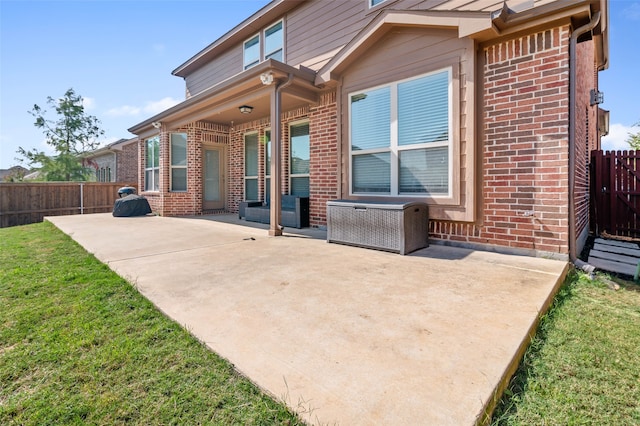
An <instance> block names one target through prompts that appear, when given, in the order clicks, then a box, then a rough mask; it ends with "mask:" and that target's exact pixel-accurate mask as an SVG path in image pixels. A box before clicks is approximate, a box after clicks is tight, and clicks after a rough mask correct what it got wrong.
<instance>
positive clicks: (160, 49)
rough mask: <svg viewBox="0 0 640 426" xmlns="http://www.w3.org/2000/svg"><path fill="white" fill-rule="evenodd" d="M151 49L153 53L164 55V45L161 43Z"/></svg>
mask: <svg viewBox="0 0 640 426" xmlns="http://www.w3.org/2000/svg"><path fill="white" fill-rule="evenodd" d="M151 48H152V49H153V51H154V52H156V53H157V54H159V55H162V54H163V53H164V50H165V48H164V44H161V43H156V44H154V45H153V46H151Z"/></svg>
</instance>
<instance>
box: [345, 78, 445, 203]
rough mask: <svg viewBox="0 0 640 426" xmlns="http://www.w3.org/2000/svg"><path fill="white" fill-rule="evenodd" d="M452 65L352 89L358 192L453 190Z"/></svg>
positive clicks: (353, 171) (432, 193)
mask: <svg viewBox="0 0 640 426" xmlns="http://www.w3.org/2000/svg"><path fill="white" fill-rule="evenodd" d="M451 93H452V90H451V68H446V69H442V70H438V71H436V72H432V73H429V74H426V75H422V76H420V77H417V78H412V79H409V80H402V81H398V82H394V83H392V84H389V85H386V86H382V87H377V88H373V89H369V90H365V91H361V92H357V93H352V94H350V95H349V101H350V102H349V104H350V105H349V107H350V117H351V119H350V138H351V144H350V159H351V167H350V185H351V191H350V192H351V193H352V194H354V195H358V194H361V195H376V196H385V195H387V196H421V197H438V196H441V197H447V196H451V180H452V179H451V168H452V167H451V150H452V140H451V127H452V126H451V122H452V117H451V108H452V104H451V103H452V98H451V96H452V95H451Z"/></svg>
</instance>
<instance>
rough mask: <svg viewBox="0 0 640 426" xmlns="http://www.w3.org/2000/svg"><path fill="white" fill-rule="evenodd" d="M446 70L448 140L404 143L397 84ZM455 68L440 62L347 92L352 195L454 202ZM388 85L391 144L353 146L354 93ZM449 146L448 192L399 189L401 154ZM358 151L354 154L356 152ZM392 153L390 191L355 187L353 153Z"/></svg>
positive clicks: (390, 154) (349, 189) (350, 191)
mask: <svg viewBox="0 0 640 426" xmlns="http://www.w3.org/2000/svg"><path fill="white" fill-rule="evenodd" d="M445 71H446V72H447V78H448V87H447V92H448V105H447V106H448V123H447V128H448V135H449V137H448V140H447V141H446V142H425V143H420V144H409V145H401V144H400V142H399V140H398V139H399V132H400V130H399V126H398V112H399V105H398V86H399V85H400V84H402V83H404V82H409V81H413V80H418V79H421V78H425V77H428V76H431V75H436V74H439V73H442V72H445ZM454 77H455V76H454V69H453V65H445V66H441V67H439V68H437V69H434V70H432V71H430V72H427V73H423V74H419V75H415V76H411V77H409V78H404V79H401V80H394V81H391V82H388V83H385V84H381V85H377V86H373V87H367V88H364V89H361V90H354V91H351V92H350V93H348V97H347V101H348V108H349V123H348V132H349V133H348V137H349V143H348V156H349V157H348V158H349V167H348V168H349V182H348V186H349V188H348V193H349V195H350V196H354V197H368V198H372V197H379V198H383V199H384V198H421V199H428V200H433V201H436V202H446V203H448V202H450V201H453V202H455V198H456V192H455V186H454V185H455V184H456V180H455V179H454V177H455V175H454V166H455V161H454V145H455V140H454V139H455V135H454V132H453V129H454V121H455V115H454V112H455V110H454ZM383 88H389V89H390V92H391V93H390V101H389V102H390V110H391V111H390V117H389V128H390V140H389V145H388V147H384V148H370V149H360V150H355V151H354V150H353V146H352V143H353V140H352V131H353V112H352V105H353V103H352V101H351V100H352V97H353V96H356V95H359V94H363V93H367V92H371V91H374V90H378V89H383ZM444 146H446V147H447V148H448V149H447V153H448V158H447V160H448V161H447V163H448V164H447V182H448V185H447V192H446V193H438V194H432V193H429V192H421V193H403V192H400V154H401V152H403V151H412V150H422V149H429V148H441V147H444ZM354 152H355V154H354ZM387 152H388V153H389V156H390V159H389V161H390V191H389V192H388V193H387V192H355V191H354V190H353V183H354V182H353V178H354V176H353V159H354V156H356V157H357V156H358V155H367V154H380V153H387Z"/></svg>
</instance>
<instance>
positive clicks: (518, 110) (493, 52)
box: [430, 27, 569, 254]
mask: <svg viewBox="0 0 640 426" xmlns="http://www.w3.org/2000/svg"><path fill="white" fill-rule="evenodd" d="M483 53H484V67H483V69H482V72H483V75H482V76H481V79H480V81H481V83H482V84H483V93H482V95H483V101H482V102H483V103H482V107H483V112H482V115H481V119H482V123H483V129H482V130H483V135H482V136H483V137H482V139H481V140H482V151H481V153H482V201H483V202H482V206H481V210H480V211H481V215H482V217H481V219H480V221H479V222H478V223H477V224H460V223H448V222H438V221H433V222H431V223H430V233H431V235H430V236H431V237H432V238H438V239H442V240H450V241H463V242H469V243H481V244H490V245H498V246H506V247H510V248H516V249H526V250H534V251H542V252H551V253H560V254H566V253H567V252H568V246H567V240H568V206H567V197H568V195H567V193H568V191H567V185H568V144H569V127H568V126H569V104H568V102H569V56H568V55H569V28H568V27H562V28H555V29H553V30H548V31H543V32H540V33H537V34H532V35H528V36H524V37H521V38H517V39H513V40H508V41H504V42H501V43H499V44H495V45H491V46H488V47H486V48H485V49H484V52H483Z"/></svg>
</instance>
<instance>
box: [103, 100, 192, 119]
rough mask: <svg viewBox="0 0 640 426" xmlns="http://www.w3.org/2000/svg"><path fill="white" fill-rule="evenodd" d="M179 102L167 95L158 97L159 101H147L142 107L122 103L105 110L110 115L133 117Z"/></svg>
mask: <svg viewBox="0 0 640 426" xmlns="http://www.w3.org/2000/svg"><path fill="white" fill-rule="evenodd" d="M179 102H180V101H179V100H177V99H173V98H172V97H169V96H168V97H166V98H162V99H160V100H159V101H149V102H147V103H146V105H145V106H143V107H137V106H131V105H122V106H119V107H116V108H111V109H110V110H108V111H107V112H106V114H107V115H109V116H112V117H122V116H129V117H135V116H139V115H141V114H143V113H144V114H145V115H154V114H157V113H159V112H162V111H164V110H166V109H168V108H171V107H172V106H174V105H175V104H177V103H179Z"/></svg>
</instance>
